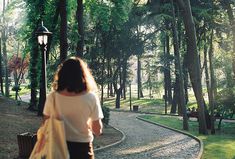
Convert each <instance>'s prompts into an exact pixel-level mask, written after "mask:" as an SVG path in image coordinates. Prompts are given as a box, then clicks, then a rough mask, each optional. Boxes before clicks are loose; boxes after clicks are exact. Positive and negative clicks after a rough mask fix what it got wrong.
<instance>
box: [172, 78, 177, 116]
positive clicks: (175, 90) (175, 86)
mask: <svg viewBox="0 0 235 159" xmlns="http://www.w3.org/2000/svg"><path fill="white" fill-rule="evenodd" d="M178 92H179V77H178V76H176V78H175V83H174V90H173V100H172V105H171V114H175V113H176V110H177V106H178V107H179V93H178ZM178 112H179V109H178Z"/></svg>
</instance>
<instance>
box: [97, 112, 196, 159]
mask: <svg viewBox="0 0 235 159" xmlns="http://www.w3.org/2000/svg"><path fill="white" fill-rule="evenodd" d="M136 116H138V114H136V113H126V112H110V117H111V119H110V125H113V126H114V127H116V128H118V129H120V130H122V131H123V132H124V134H126V139H125V140H124V141H123V142H122V143H121V144H119V145H117V146H113V147H110V148H108V149H104V150H101V151H98V152H96V155H95V158H96V159H149V158H156V159H158V158H159V159H195V158H197V156H198V153H199V149H200V145H199V143H198V142H197V141H196V140H194V139H192V138H190V137H188V136H186V135H183V134H180V133H177V132H174V131H172V130H169V129H165V128H162V127H160V126H157V125H153V124H150V123H147V122H144V121H141V120H138V119H136Z"/></svg>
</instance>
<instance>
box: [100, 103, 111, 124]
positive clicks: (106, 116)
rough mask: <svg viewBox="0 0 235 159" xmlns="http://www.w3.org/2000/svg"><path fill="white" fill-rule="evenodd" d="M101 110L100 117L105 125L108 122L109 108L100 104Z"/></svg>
mask: <svg viewBox="0 0 235 159" xmlns="http://www.w3.org/2000/svg"><path fill="white" fill-rule="evenodd" d="M102 111H103V114H104V118H103V119H102V122H103V123H105V124H106V125H108V124H109V119H110V118H109V116H110V109H109V108H108V107H105V106H102Z"/></svg>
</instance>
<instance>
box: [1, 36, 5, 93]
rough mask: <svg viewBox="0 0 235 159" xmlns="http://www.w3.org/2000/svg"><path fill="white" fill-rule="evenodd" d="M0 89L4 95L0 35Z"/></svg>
mask: <svg viewBox="0 0 235 159" xmlns="http://www.w3.org/2000/svg"><path fill="white" fill-rule="evenodd" d="M0 89H1V93H2V94H3V95H4V90H3V74H2V38H1V37H0Z"/></svg>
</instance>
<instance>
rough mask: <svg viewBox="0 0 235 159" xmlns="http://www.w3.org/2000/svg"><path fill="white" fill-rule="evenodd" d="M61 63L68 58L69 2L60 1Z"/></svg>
mask: <svg viewBox="0 0 235 159" xmlns="http://www.w3.org/2000/svg"><path fill="white" fill-rule="evenodd" d="M59 3H60V19H61V20H60V61H61V62H63V61H64V60H65V59H66V57H67V50H68V42H67V8H66V7H67V1H66V0H60V2H59Z"/></svg>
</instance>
